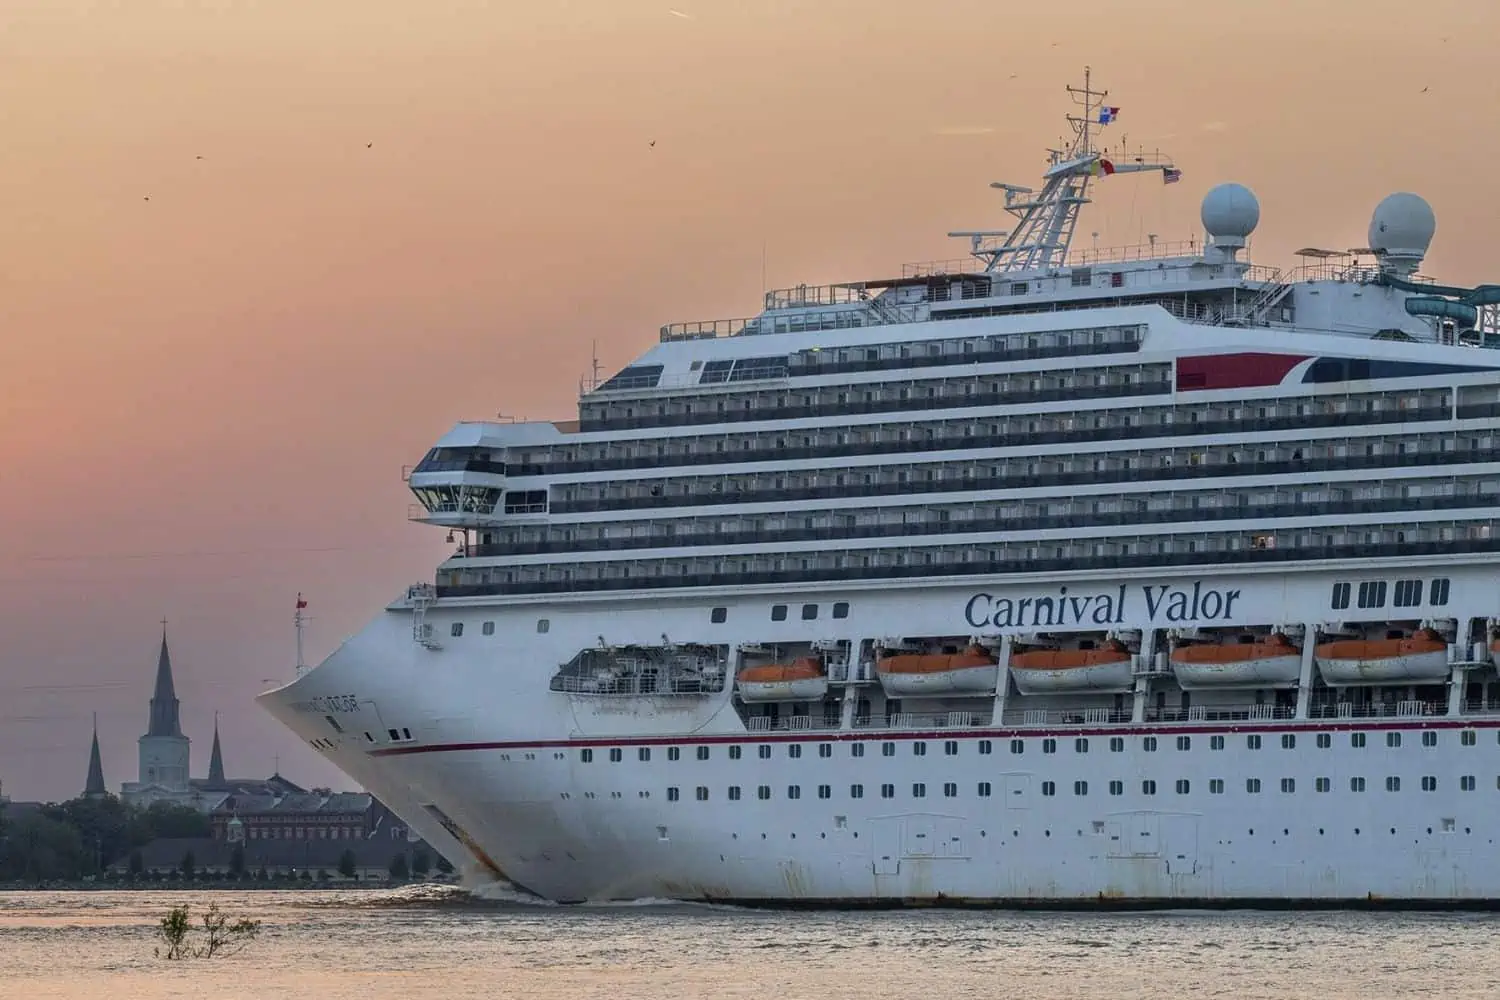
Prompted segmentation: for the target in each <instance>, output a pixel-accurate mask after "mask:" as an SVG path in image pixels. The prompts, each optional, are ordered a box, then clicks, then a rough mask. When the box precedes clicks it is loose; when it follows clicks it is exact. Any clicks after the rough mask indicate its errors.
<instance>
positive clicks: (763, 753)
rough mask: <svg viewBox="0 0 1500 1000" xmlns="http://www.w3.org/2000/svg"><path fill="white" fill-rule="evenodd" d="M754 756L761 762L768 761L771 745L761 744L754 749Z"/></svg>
mask: <svg viewBox="0 0 1500 1000" xmlns="http://www.w3.org/2000/svg"><path fill="white" fill-rule="evenodd" d="M755 755H756V756H757V757H759V758H760V759H761V760H770V759H771V745H770V744H769V743H762V744H761V745H760V746H758V747H756V748H755Z"/></svg>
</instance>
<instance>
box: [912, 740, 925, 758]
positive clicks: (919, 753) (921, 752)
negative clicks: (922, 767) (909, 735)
mask: <svg viewBox="0 0 1500 1000" xmlns="http://www.w3.org/2000/svg"><path fill="white" fill-rule="evenodd" d="M911 754H912V756H913V757H926V756H927V744H926V743H923V742H920V741H918V742H916V743H913V744H912V745H911Z"/></svg>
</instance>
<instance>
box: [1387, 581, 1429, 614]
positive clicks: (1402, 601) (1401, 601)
mask: <svg viewBox="0 0 1500 1000" xmlns="http://www.w3.org/2000/svg"><path fill="white" fill-rule="evenodd" d="M1392 596H1393V597H1394V601H1393V602H1392V603H1394V604H1395V605H1396V607H1398V608H1410V607H1415V606H1416V605H1418V604H1421V603H1422V581H1421V580H1397V581H1396V590H1395V593H1394V594H1393V595H1392Z"/></svg>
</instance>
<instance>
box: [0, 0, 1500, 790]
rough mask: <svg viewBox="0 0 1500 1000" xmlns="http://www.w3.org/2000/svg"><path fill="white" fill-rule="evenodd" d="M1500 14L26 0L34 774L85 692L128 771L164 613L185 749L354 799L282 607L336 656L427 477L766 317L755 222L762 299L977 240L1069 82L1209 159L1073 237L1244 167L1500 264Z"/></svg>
mask: <svg viewBox="0 0 1500 1000" xmlns="http://www.w3.org/2000/svg"><path fill="white" fill-rule="evenodd" d="M674 8H675V10H676V11H677V12H679V13H673V9H674ZM681 15H686V16H681ZM1496 38H1500V6H1497V5H1496V4H1494V3H1490V2H1480V0H1427V2H1426V3H1423V4H1421V5H1420V6H1419V7H1414V6H1413V5H1411V4H1409V3H1400V4H1398V3H1395V2H1392V0H1316V2H1309V0H1255V2H1238V3H1236V2H1230V0H1200V2H1184V0H1131V2H1106V0H1074V2H1073V3H1071V4H1069V5H1066V6H1062V5H1056V4H1019V3H1009V2H1001V0H929V2H926V3H921V4H912V3H908V2H900V3H898V2H892V0H803V2H793V0H739V2H733V0H668V2H661V3H657V2H642V0H535V2H531V3H524V2H521V0H508V2H503V3H502V2H498V0H497V2H481V0H424V2H422V3H412V2H410V0H400V2H398V0H358V2H355V0H318V2H316V3H305V2H294V0H172V2H153V0H116V2H108V3H105V2H83V0H7V2H6V3H5V4H4V9H3V10H0V84H3V91H0V126H3V132H0V136H3V138H0V469H3V470H4V472H3V475H4V479H3V482H4V489H0V782H3V786H4V791H5V793H6V794H8V795H10V796H12V797H14V798H18V799H27V798H64V797H68V796H71V795H73V794H76V793H77V792H79V791H80V790H81V789H82V786H83V781H84V776H85V773H86V768H87V762H88V756H87V755H88V738H89V720H90V714H91V713H92V712H95V711H97V712H98V715H99V727H100V739H101V744H102V746H103V750H104V761H105V776H106V779H107V780H108V782H109V784H110V786H111V787H112V788H118V785H119V783H120V782H122V781H125V780H133V779H134V778H135V770H136V754H135V740H136V738H137V737H138V736H139V735H140V734H141V733H142V732H143V731H144V729H145V725H146V718H147V715H146V702H147V698H148V697H149V694H150V688H151V681H152V675H153V671H154V666H155V658H156V647H157V642H158V641H159V634H160V629H161V626H160V625H159V624H158V623H159V621H160V619H162V618H163V617H165V618H167V619H168V620H169V621H170V624H169V626H168V628H169V631H170V635H171V639H172V649H173V654H174V659H175V663H176V668H177V684H178V693H179V695H180V697H181V698H182V702H183V710H182V718H183V724H184V727H185V728H186V730H187V732H188V735H189V736H191V737H192V738H193V740H194V748H193V768H194V774H195V775H202V774H204V773H206V770H207V759H208V749H209V740H210V736H211V730H212V719H213V712H214V711H215V710H216V709H217V710H218V711H220V713H221V729H222V732H223V738H224V741H225V748H224V749H225V754H226V763H227V765H228V768H229V770H230V772H231V774H232V776H236V777H240V776H243V777H259V776H265V775H266V774H268V773H269V772H270V771H271V769H272V767H273V758H274V757H275V756H277V755H279V756H280V763H281V769H282V771H283V773H285V774H286V775H287V776H288V777H290V778H292V779H293V780H296V781H299V782H302V783H304V784H323V783H332V784H335V785H341V784H346V783H345V782H343V781H342V780H341V779H340V777H339V776H338V774H337V773H336V772H334V771H333V770H332V769H331V768H328V767H326V766H325V765H324V764H323V763H322V762H321V760H320V758H318V757H317V755H316V754H314V753H313V752H312V751H311V749H310V748H307V747H306V746H305V745H304V744H302V743H301V742H300V741H299V740H297V739H296V738H295V737H293V736H292V735H291V734H290V733H288V732H286V731H284V730H282V729H281V728H280V726H279V725H277V724H276V723H274V722H273V721H272V720H271V719H270V717H269V716H267V715H265V714H264V713H263V712H262V711H261V710H260V709H258V708H256V707H255V706H254V705H253V704H252V703H251V698H252V696H253V695H254V694H255V693H256V692H257V691H259V690H261V689H263V688H264V687H266V686H269V683H268V682H269V681H271V680H273V679H274V680H282V679H285V678H287V677H289V676H290V672H291V668H292V665H293V662H294V654H295V647H294V638H293V631H292V610H293V603H294V601H295V597H296V594H297V592H298V591H301V592H303V593H304V594H305V595H306V596H307V598H308V600H309V602H310V605H311V607H310V609H309V610H310V612H311V613H312V615H313V616H314V617H313V620H312V621H311V623H310V626H309V633H308V640H309V644H308V649H309V653H310V654H311V656H310V659H312V660H313V661H314V662H315V661H316V659H317V658H318V657H319V656H321V655H323V654H325V653H326V652H328V651H329V650H330V649H331V648H333V646H334V645H336V644H337V643H338V642H339V641H341V640H342V639H343V638H344V637H345V636H347V635H349V634H350V633H352V632H354V631H356V630H357V629H358V628H360V627H361V626H362V625H363V623H364V622H365V621H366V620H367V619H368V618H369V617H370V616H371V615H373V614H375V613H377V612H378V611H379V609H380V608H381V607H382V606H383V605H384V604H385V603H386V602H387V601H389V600H390V599H391V598H392V597H394V596H395V595H396V594H397V593H398V592H399V591H400V590H401V589H402V588H404V587H405V586H406V585H407V584H409V583H412V582H416V581H418V580H422V579H430V578H431V574H432V567H433V566H434V565H435V563H436V562H437V561H438V560H439V559H440V558H441V556H442V555H443V554H444V553H445V551H446V550H447V548H448V547H447V546H446V545H445V544H444V542H443V533H442V531H441V530H440V529H436V528H428V527H424V526H421V525H413V524H410V523H408V522H407V520H406V510H407V504H408V502H409V501H410V499H411V498H410V496H409V495H408V494H407V493H406V490H405V488H404V486H403V484H402V482H401V477H400V473H401V467H402V465H403V464H411V463H414V462H416V461H417V460H418V459H419V458H420V457H421V455H422V453H423V452H424V451H425V449H426V448H427V447H428V446H429V445H430V444H431V443H432V442H433V440H434V439H436V438H437V437H438V436H439V435H440V434H442V433H443V432H444V431H445V430H446V429H447V428H448V427H449V426H450V425H451V424H452V423H453V422H455V421H457V420H460V419H484V418H486V417H490V418H493V417H494V416H495V415H496V414H500V413H503V414H506V415H508V416H518V417H526V418H532V419H541V418H567V417H569V416H570V415H572V414H573V412H574V410H573V407H574V403H575V398H576V392H577V385H578V379H579V377H580V376H581V375H583V374H584V373H585V372H586V370H587V369H588V367H589V359H590V352H591V344H592V343H593V342H595V341H597V344H598V354H599V357H600V360H601V363H602V364H603V366H604V367H605V368H607V369H610V370H613V369H616V368H618V367H620V366H622V365H624V364H625V363H626V362H628V361H629V360H630V359H631V358H632V357H633V356H634V355H635V354H637V353H639V352H640V351H642V350H644V349H645V348H647V347H648V346H650V345H651V344H652V343H653V342H654V341H655V337H656V331H657V328H658V327H659V326H660V325H662V324H663V323H667V322H671V321H676V320H702V319H714V318H721V317H737V316H747V315H752V314H753V313H754V312H755V311H756V310H757V307H758V301H759V297H760V293H761V291H762V266H763V263H762V248H764V271H765V277H766V281H767V282H768V283H769V285H770V286H771V287H781V286H786V285H794V284H797V283H799V282H807V283H810V284H815V283H825V282H830V281H841V280H857V279H860V278H876V277H886V276H891V275H893V274H899V273H900V268H901V265H902V264H903V263H904V262H908V261H918V260H924V259H931V258H941V257H956V256H959V255H960V254H961V253H962V252H963V250H964V245H963V244H961V243H960V242H959V241H954V240H949V239H947V238H945V236H944V233H945V232H947V231H949V230H952V229H973V228H1003V227H1004V226H1005V224H1006V222H1007V218H1008V217H1006V216H1005V215H1004V214H1003V213H1002V212H1001V210H1000V195H999V193H998V192H995V191H992V190H990V189H989V188H988V184H989V182H990V181H993V180H1005V181H1010V182H1015V183H1022V184H1028V183H1033V182H1035V180H1036V179H1037V177H1038V175H1039V174H1040V171H1041V169H1042V167H1043V152H1044V149H1045V147H1046V146H1047V145H1048V144H1049V143H1051V142H1053V141H1054V140H1055V139H1056V137H1057V135H1058V133H1059V129H1060V127H1061V124H1062V122H1061V116H1062V115H1063V114H1064V113H1065V112H1066V111H1068V110H1069V107H1070V105H1069V103H1068V100H1067V96H1066V94H1065V92H1064V90H1063V87H1064V86H1065V85H1066V84H1068V83H1074V82H1079V78H1080V77H1081V74H1082V69H1083V66H1084V65H1085V64H1089V65H1091V66H1092V67H1093V70H1094V79H1095V83H1096V85H1099V86H1103V87H1107V88H1109V90H1110V103H1111V104H1115V105H1118V106H1119V107H1120V108H1121V109H1122V111H1121V114H1120V119H1119V122H1118V124H1116V125H1115V126H1112V128H1111V131H1110V132H1109V133H1108V135H1109V138H1110V141H1112V142H1118V141H1121V140H1122V139H1123V140H1125V141H1128V142H1129V144H1130V145H1131V146H1132V147H1134V146H1144V147H1145V148H1146V149H1148V150H1149V149H1156V148H1160V149H1161V150H1162V151H1164V152H1166V153H1169V154H1170V155H1171V156H1172V157H1173V158H1174V159H1175V162H1176V163H1177V165H1178V166H1179V167H1180V168H1181V169H1182V170H1183V180H1182V183H1180V184H1177V185H1174V186H1170V187H1168V186H1164V185H1163V184H1162V183H1161V181H1160V179H1159V178H1155V177H1151V176H1140V177H1126V176H1119V177H1113V178H1107V179H1105V180H1103V181H1102V182H1101V183H1100V184H1098V185H1097V186H1096V187H1095V189H1094V194H1095V197H1096V203H1095V204H1094V205H1092V206H1090V207H1089V208H1088V209H1086V212H1087V214H1086V215H1085V217H1084V219H1083V221H1082V222H1081V223H1080V226H1079V239H1078V243H1077V245H1078V246H1080V247H1087V246H1088V245H1090V243H1091V242H1092V241H1093V237H1092V235H1091V234H1092V233H1093V232H1095V231H1097V232H1098V234H1099V236H1098V243H1099V245H1100V246H1101V247H1103V246H1111V245H1118V244H1126V243H1137V242H1144V237H1145V234H1146V233H1148V232H1150V233H1156V234H1159V235H1160V238H1162V239H1179V238H1180V239H1185V238H1188V237H1190V236H1193V237H1199V236H1200V235H1201V234H1200V233H1199V224H1198V203H1199V200H1200V199H1201V197H1202V195H1203V192H1204V191H1205V190H1207V188H1209V187H1210V186H1212V185H1213V184H1215V183H1217V182H1220V181H1224V180H1236V181H1240V182H1242V183H1244V184H1247V185H1248V186H1250V187H1251V188H1252V189H1253V190H1254V191H1255V192H1256V193H1257V195H1258V196H1259V198H1260V201H1261V209H1262V214H1261V225H1260V229H1259V231H1258V232H1257V234H1256V237H1255V240H1254V243H1253V247H1252V256H1253V258H1254V259H1255V260H1256V261H1257V262H1259V263H1264V264H1273V265H1279V266H1290V265H1292V264H1295V262H1296V261H1295V258H1293V257H1292V251H1293V250H1295V249H1297V248H1298V247H1303V246H1307V245H1318V246H1327V247H1336V248H1345V247H1354V246H1361V245H1363V244H1364V242H1365V229H1366V225H1367V223H1368V220H1369V216H1370V211H1371V209H1372V208H1373V207H1374V205H1375V204H1376V202H1377V201H1379V199H1380V198H1381V197H1382V196H1384V195H1385V194H1387V193H1390V192H1392V191H1396V190H1411V191H1415V192H1417V193H1419V194H1422V195H1423V196H1425V197H1426V198H1427V199H1428V200H1429V201H1431V202H1432V204H1433V207H1434V210H1435V212H1436V215H1437V220H1438V227H1437V236H1436V239H1435V241H1434V243H1433V247H1432V252H1431V255H1430V256H1429V258H1428V261H1427V264H1426V267H1425V268H1424V270H1425V271H1427V272H1428V273H1431V274H1434V275H1436V276H1439V277H1440V278H1443V279H1446V280H1450V281H1454V282H1467V283H1473V282H1478V281H1485V280H1488V281H1497V280H1500V259H1497V254H1496V252H1495V249H1494V247H1493V245H1492V244H1490V243H1489V242H1488V240H1489V239H1491V238H1494V236H1495V235H1496V234H1500V193H1497V192H1496V189H1495V185H1494V183H1493V181H1492V178H1493V176H1494V174H1495V168H1494V164H1495V163H1496V161H1497V159H1500V132H1497V131H1496V128H1495V125H1494V122H1495V120H1496V110H1495V109H1496V108H1497V107H1500V68H1497V67H1496V65H1495V62H1494V59H1493V43H1494V40H1495V39H1496ZM1423 88H1427V91H1426V92H1425V93H1424V92H1423ZM652 140H655V142H656V145H655V147H654V148H652V147H651V146H650V143H651V142H652Z"/></svg>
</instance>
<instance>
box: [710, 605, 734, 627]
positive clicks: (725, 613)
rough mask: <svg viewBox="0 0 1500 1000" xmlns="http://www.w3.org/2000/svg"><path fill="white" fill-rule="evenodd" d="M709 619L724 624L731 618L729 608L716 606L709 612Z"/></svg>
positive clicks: (714, 622) (716, 623)
mask: <svg viewBox="0 0 1500 1000" xmlns="http://www.w3.org/2000/svg"><path fill="white" fill-rule="evenodd" d="M708 620H709V621H710V622H712V623H713V624H715V625H722V624H724V623H725V622H726V621H728V620H729V609H728V608H714V609H713V610H712V611H710V612H709V613H708Z"/></svg>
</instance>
